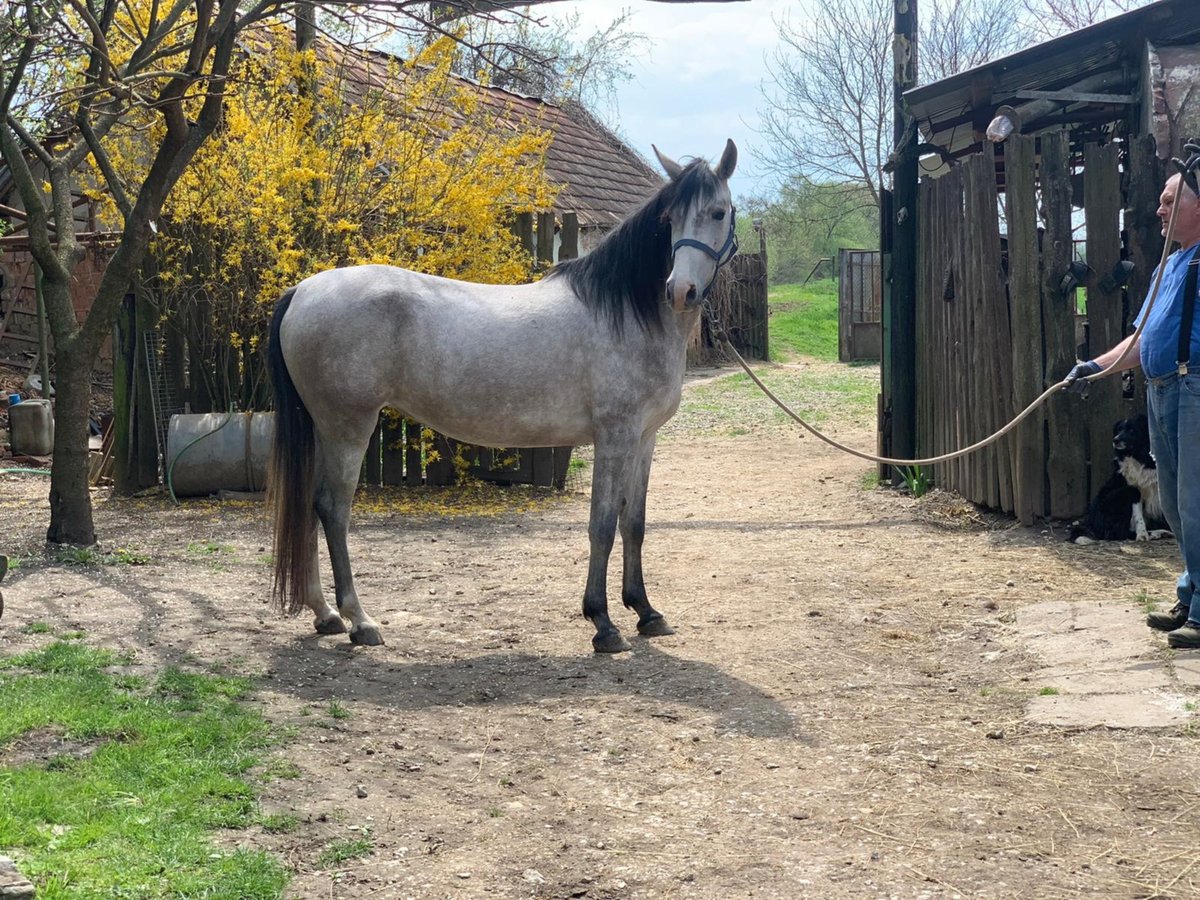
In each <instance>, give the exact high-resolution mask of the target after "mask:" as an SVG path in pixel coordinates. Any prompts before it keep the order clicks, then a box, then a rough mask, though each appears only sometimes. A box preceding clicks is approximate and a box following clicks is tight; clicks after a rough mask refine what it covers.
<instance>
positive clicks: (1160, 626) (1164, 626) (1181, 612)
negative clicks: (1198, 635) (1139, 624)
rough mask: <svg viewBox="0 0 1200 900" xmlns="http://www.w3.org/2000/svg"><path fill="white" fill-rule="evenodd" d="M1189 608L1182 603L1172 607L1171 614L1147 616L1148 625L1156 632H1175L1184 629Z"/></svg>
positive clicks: (1157, 613)
mask: <svg viewBox="0 0 1200 900" xmlns="http://www.w3.org/2000/svg"><path fill="white" fill-rule="evenodd" d="M1187 617H1188V607H1186V606H1184V605H1183V604H1182V603H1176V604H1175V605H1174V606H1172V607H1171V611H1170V612H1165V613H1164V612H1152V613H1150V615H1148V616H1146V624H1147V625H1149V626H1150V627H1151V628H1153V629H1154V630H1155V631H1174V630H1175V629H1176V628H1182V627H1183V625H1184V623H1186V622H1187Z"/></svg>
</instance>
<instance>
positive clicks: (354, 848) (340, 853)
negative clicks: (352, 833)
mask: <svg viewBox="0 0 1200 900" xmlns="http://www.w3.org/2000/svg"><path fill="white" fill-rule="evenodd" d="M374 849H375V844H374V843H373V842H372V841H371V839H370V838H369V837H360V838H349V839H347V840H339V841H334V842H333V843H332V844H330V845H329V846H328V847H326V848H325V849H324V850H322V851H321V855H320V856H318V857H317V865H319V866H321V867H322V868H325V869H327V868H331V867H333V866H336V865H338V864H339V863H344V862H346V861H347V860H350V859H358V858H359V857H363V856H370V855H371V853H372V851H374Z"/></svg>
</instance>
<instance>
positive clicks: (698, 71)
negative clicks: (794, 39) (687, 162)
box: [533, 0, 801, 195]
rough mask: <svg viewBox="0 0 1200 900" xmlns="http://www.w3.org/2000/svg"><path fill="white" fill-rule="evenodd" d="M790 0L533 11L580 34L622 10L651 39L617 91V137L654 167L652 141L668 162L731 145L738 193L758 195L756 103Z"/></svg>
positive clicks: (625, 0)
mask: <svg viewBox="0 0 1200 900" xmlns="http://www.w3.org/2000/svg"><path fill="white" fill-rule="evenodd" d="M800 5H801V4H800V3H799V2H797V0H752V2H744V3H652V2H648V0H640V2H631V0H579V2H574V3H553V4H549V5H547V6H542V7H534V8H533V12H534V14H535V15H538V16H546V17H547V18H555V17H560V16H566V15H569V14H570V13H572V12H574V13H578V15H579V20H580V27H581V29H582V30H583V33H585V34H586V33H589V32H590V31H591V30H592V29H593V28H603V27H606V26H607V25H608V24H609V23H611V22H612V21H613V19H615V18H616V17H617V16H619V15H620V14H621V12H622V11H624V10H629V11H630V12H631V14H632V15H631V19H630V22H629V27H630V29H631V30H633V31H637V32H641V33H643V34H646V35H648V36H649V37H650V39H651V45H650V47H649V49H648V50H647V52H646V53H645V54H644V55H643V56H642V57H641V58H639V59H638V60H636V61H635V64H634V65H633V66H632V69H633V72H634V73H635V80H634V81H632V82H629V83H627V84H625V85H623V86H621V88H620V89H619V92H618V103H619V107H620V131H621V134H622V136H623V137H624V138H625V139H626V140H628V141H629V143H630V144H631V145H632V146H633V147H635V148H636V149H637V150H638V151H639V152H641V153H642V154H644V155H645V156H646V157H647V158H648V159H651V160H653V158H654V157H653V151H652V150H651V149H650V145H651V143H654V144H656V145H657V146H658V147H659V148H660V149H662V151H663V152H664V153H667V154H668V155H670V156H675V157H686V156H702V157H705V158H706V159H710V160H715V159H716V158H717V157H719V156H720V154H721V151H722V150H723V149H724V146H725V139H726V138H733V140H734V142H735V143H737V145H738V149H739V151H740V162H739V164H738V171H737V173H736V174H735V175H734V179H733V184H732V186H733V191H734V194H735V195H741V194H746V193H752V192H754V191H756V190H757V189H758V183H757V180H756V179H755V178H754V176H753V169H754V162H753V158H752V153H753V150H754V148H755V146H756V145H757V144H758V142H759V141H760V140H761V138H760V137H759V136H758V134H757V133H756V132H755V128H756V127H757V124H758V111H759V109H760V108H761V107H762V105H763V100H762V93H761V90H760V88H759V85H760V84H761V83H762V81H763V79H764V78H765V77H766V76H767V71H766V65H765V63H764V58H765V57H767V56H768V55H769V54H770V52H771V51H772V50H773V49H774V48H775V46H776V44H777V42H778V36H779V35H778V28H777V26H776V24H775V20H776V19H779V18H780V17H781V16H782V15H783V14H784V13H785V12H786V11H789V10H791V11H795V10H796V9H797V8H798V7H800Z"/></svg>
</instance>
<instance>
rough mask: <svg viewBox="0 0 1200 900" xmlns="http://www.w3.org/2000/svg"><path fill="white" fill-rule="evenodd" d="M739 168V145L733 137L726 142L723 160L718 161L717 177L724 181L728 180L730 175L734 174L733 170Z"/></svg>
mask: <svg viewBox="0 0 1200 900" xmlns="http://www.w3.org/2000/svg"><path fill="white" fill-rule="evenodd" d="M736 168H737V145H736V144H734V142H733V140H732V139H729V140H727V141H726V142H725V152H724V153H722V154H721V161H720V162H719V163H717V177H718V178H720V179H721V180H722V181H728V180H729V176H730V175H732V174H733V170H734V169H736Z"/></svg>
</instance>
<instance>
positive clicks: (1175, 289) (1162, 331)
mask: <svg viewBox="0 0 1200 900" xmlns="http://www.w3.org/2000/svg"><path fill="white" fill-rule="evenodd" d="M1198 250H1200V244H1197V245H1196V246H1195V247H1192V248H1189V249H1187V250H1176V251H1175V252H1174V253H1172V254H1171V255H1170V256H1169V257H1167V268H1166V271H1165V272H1163V279H1162V284H1161V285H1160V286H1159V289H1158V299H1157V300H1155V301H1154V309H1152V310H1150V318H1149V319H1148V320H1147V322H1146V330H1145V331H1143V332H1142V351H1141V358H1142V371H1143V372H1144V373H1145V374H1146V377H1147V378H1162V377H1163V376H1164V375H1170V374H1171V373H1172V372H1174V371H1175V370H1176V368H1177V367H1178V365H1179V359H1178V357H1179V329H1180V327H1182V325H1183V302H1184V296H1183V287H1184V284H1183V282H1184V279H1185V278H1186V277H1187V267H1188V263H1189V262H1191V259H1192V257H1193V256H1195V255H1196V253H1197V251H1198ZM1154 272H1155V274H1154V276H1152V277H1151V278H1150V289H1151V290H1153V289H1154V278H1155V277H1157V274H1158V269H1155V270H1154ZM1146 299H1147V300H1149V299H1150V298H1149V295H1148V294H1147V296H1146ZM1189 300H1190V302H1192V303H1195V302H1196V298H1195V297H1191V298H1189ZM1145 309H1146V303H1145V301H1143V303H1142V311H1141V312H1139V313H1138V315H1137V318H1136V319H1135V320H1134V324H1135V325H1140V324H1141V321H1142V316H1143V313H1144V312H1145ZM1193 316H1194V317H1193V319H1192V354H1191V357H1190V360H1191V363H1192V365H1200V311H1197V312H1196V313H1194V314H1193Z"/></svg>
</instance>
